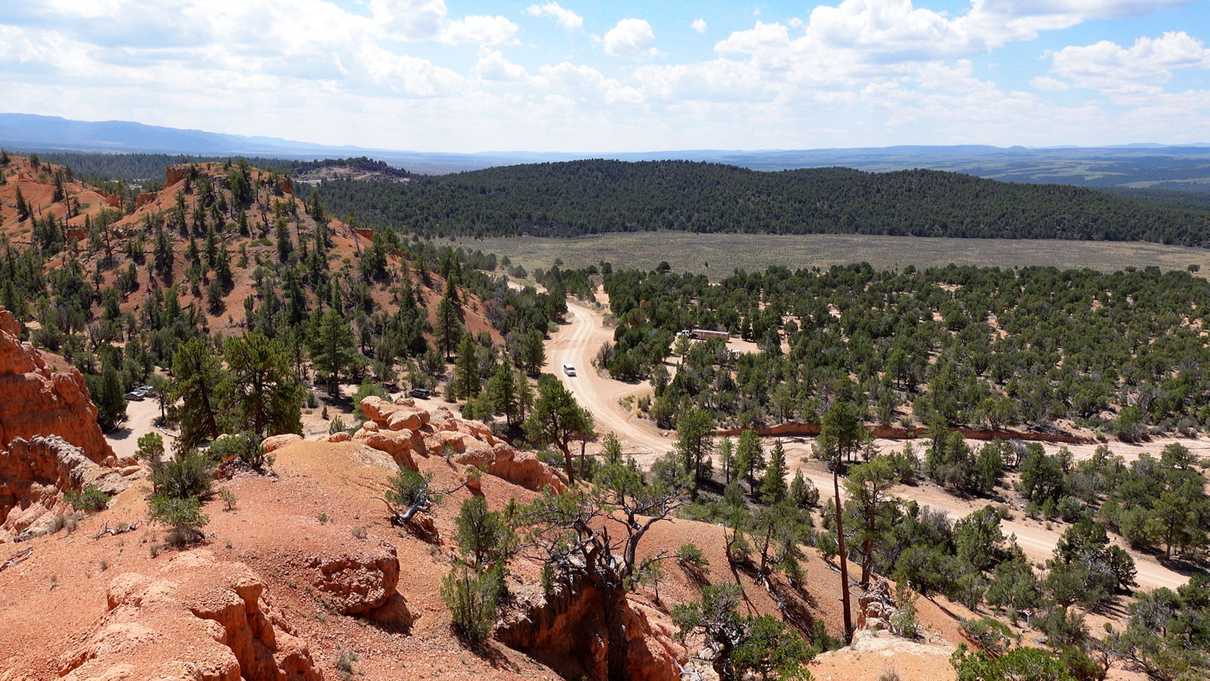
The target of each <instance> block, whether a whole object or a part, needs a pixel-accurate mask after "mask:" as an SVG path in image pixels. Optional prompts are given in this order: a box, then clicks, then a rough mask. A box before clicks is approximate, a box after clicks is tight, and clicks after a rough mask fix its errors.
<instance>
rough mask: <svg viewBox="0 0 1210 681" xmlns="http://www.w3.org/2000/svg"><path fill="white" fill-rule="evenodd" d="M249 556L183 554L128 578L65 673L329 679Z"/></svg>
mask: <svg viewBox="0 0 1210 681" xmlns="http://www.w3.org/2000/svg"><path fill="white" fill-rule="evenodd" d="M264 591H265V586H264V583H263V582H262V581H261V580H260V578H259V577H258V576H257V575H256V574H255V573H253V572H252V571H251V570H250V569H249V568H248V567H247V566H246V565H244V564H243V563H231V562H222V561H218V560H216V559H215V557H214V555H213V554H211V553H210V552H209V551H207V550H195V551H190V552H187V553H182V554H180V555H179V556H177V557H175V558H173V559H172V560H171V561H169V562H168V564H167V565H165V566H164V569H163V570H162V571H161V572H160V574H159V575H157V576H155V577H148V576H145V575H142V574H138V573H125V574H122V575H119V576H118V577H117V578H116V579H114V580H113V582H112V583H111V584H110V587H109V591H108V593H107V611H106V613H105V615H104V616H103V617H102V618H101V621H100V622H99V623H98V624H97V626H96V627H95V628H94V629H93V631H92V633H91V635H89V636H88V637H87V638H86V639H85V640H84V641H83V643H81V644H80V645H79V646H78V647H76V648H75V649H74V650H72V651H71V652H69V653H68V654H67V655H65V656H64V657H63V658H61V660H60V669H59V675H60V676H62V677H64V678H66V679H68V680H69V681H85V680H88V679H127V678H129V679H157V680H180V681H186V680H187V679H188V680H194V679H204V680H206V681H321V680H322V679H323V674H322V672H320V671H319V669H318V668H316V666H315V663H314V661H313V660H312V659H311V653H310V651H309V650H308V648H307V646H306V644H305V643H304V642H303V641H301V640H300V639H298V638H296V637H294V636H293V635H292V634H291V633H290V628H289V626H288V625H287V624H286V622H285V621H283V620H282V618H281V617H280V615H278V613H277V612H276V611H275V610H274V609H273V608H272V607H271V606H270V604H269V603H268V602H267V599H266V598H265V593H264Z"/></svg>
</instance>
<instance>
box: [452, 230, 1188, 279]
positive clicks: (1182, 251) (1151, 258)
mask: <svg viewBox="0 0 1210 681" xmlns="http://www.w3.org/2000/svg"><path fill="white" fill-rule="evenodd" d="M456 243H457V244H459V245H461V246H464V247H467V248H477V249H479V250H482V251H484V252H488V253H495V254H497V255H500V256H505V255H506V256H508V257H509V258H510V259H511V260H512V261H513V262H514V263H516V264H520V265H522V266H524V267H525V268H526V269H528V270H533V269H535V268H547V267H550V266H551V265H552V264H553V263H554V262H555V260H556V259H558V260H562V264H563V265H564V266H566V267H583V266H587V265H591V264H594V263H598V262H601V261H607V262H611V263H613V264H615V265H624V266H629V267H638V268H641V269H651V268H654V267H655V266H656V265H657V264H659V262H660V261H661V260H667V261H668V262H669V264H671V265H672V267H673V268H674V269H675V270H677V271H690V272H701V273H705V274H707V275H709V276H710V277H711V278H721V277H724V276H727V275H728V274H730V273H731V272H732V271H733V270H734V269H736V268H741V269H745V270H749V271H754V270H763V269H765V268H766V267H768V266H770V265H782V266H785V267H789V268H791V269H794V268H799V267H810V266H820V267H827V266H830V265H834V264H846V263H854V262H868V263H870V264H872V265H874V266H875V267H878V268H901V267H905V266H907V265H915V266H917V267H927V266H933V265H946V264H949V263H954V264H959V265H996V266H1000V267H1015V266H1026V265H1053V266H1056V267H1091V268H1093V269H1098V270H1120V269H1123V268H1125V267H1127V266H1135V267H1146V266H1148V265H1157V266H1159V267H1161V268H1164V269H1185V268H1186V267H1188V266H1189V265H1199V266H1200V267H1201V272H1202V275H1203V276H1205V275H1207V273H1210V250H1202V249H1196V248H1185V247H1181V246H1164V245H1161V244H1151V243H1141V242H1103V241H1057V240H1037V239H1020V240H1012V239H947V238H932V237H895V236H862V235H851V234H844V235H834V234H810V235H801V236H783V235H772V234H691V233H684V232H648V233H623V234H604V235H597V236H588V237H579V238H574V239H552V238H537V237H497V238H488V239H460V240H458V241H457V242H456Z"/></svg>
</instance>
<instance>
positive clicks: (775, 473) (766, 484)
mask: <svg viewBox="0 0 1210 681" xmlns="http://www.w3.org/2000/svg"><path fill="white" fill-rule="evenodd" d="M760 496H761V498H762V499H763V500H764V502H765V503H766V504H776V503H777V502H779V501H781V500H783V499H785V498H786V450H785V448H783V447H782V445H781V440H780V439H778V440H775V441H774V442H773V449H771V450H769V463H768V465H766V466H765V474H764V477H763V478H762V479H761V483H760Z"/></svg>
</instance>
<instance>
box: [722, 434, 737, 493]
mask: <svg viewBox="0 0 1210 681" xmlns="http://www.w3.org/2000/svg"><path fill="white" fill-rule="evenodd" d="M718 458H719V461H721V462H722V464H723V484H724V485H730V484H731V478H733V477H735V443H733V442H732V441H731V438H729V437H724V438H723V439H722V440H719V443H718Z"/></svg>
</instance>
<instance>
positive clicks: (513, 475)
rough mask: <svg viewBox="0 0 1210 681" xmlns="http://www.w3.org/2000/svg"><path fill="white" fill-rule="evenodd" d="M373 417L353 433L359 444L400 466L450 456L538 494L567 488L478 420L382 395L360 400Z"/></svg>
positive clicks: (554, 474) (530, 456)
mask: <svg viewBox="0 0 1210 681" xmlns="http://www.w3.org/2000/svg"><path fill="white" fill-rule="evenodd" d="M361 411H362V413H363V414H365V415H366V417H367V418H368V419H369V420H368V421H366V422H365V423H363V424H362V426H361V428H359V429H358V430H357V432H356V433H354V434H353V436H352V439H353V441H355V442H361V443H363V444H365V445H367V446H369V447H373V448H374V449H377V450H380V451H383V452H386V453H387V454H390V455H391V457H392V458H393V459H395V462H396V463H398V464H399V465H400V466H405V467H407V468H412V469H415V468H416V460H415V458H414V457H417V456H419V457H428V456H445V457H449V458H450V459H452V460H453V461H454V462H455V463H458V464H461V465H464V466H474V467H476V468H478V469H480V470H482V471H484V472H485V473H487V474H489V475H494V476H496V477H498V478H502V479H504V480H507V481H509V482H511V483H513V484H514V485H518V486H520V487H524V488H526V489H528V490H533V491H535V492H538V491H542V490H543V489H546V488H547V487H549V488H551V489H554V490H555V491H557V492H558V491H562V490H563V489H564V488H565V487H566V485H565V483H564V482H563V480H562V479H561V478H560V477H559V474H558V473H557V472H555V470H554V469H553V468H551V467H550V466H547V465H546V464H544V463H542V462H541V461H539V460H538V458H537V456H535V455H533V454H531V453H528V452H519V451H517V450H516V449H514V448H513V447H512V446H510V445H509V444H508V443H507V442H504V441H503V440H501V439H499V438H497V437H496V436H495V435H494V434H492V431H491V429H490V428H488V427H487V426H486V425H484V424H482V423H479V422H477V421H468V420H466V419H460V418H457V417H455V416H454V415H453V414H452V413H450V412H449V410H447V409H439V410H437V412H436V413H431V412H429V411H428V410H427V409H424V408H423V407H418V406H416V404H415V402H413V401H412V400H409V399H399V400H396V401H395V402H390V401H388V400H385V399H383V398H381V397H374V396H371V397H367V398H365V399H363V400H362V401H361Z"/></svg>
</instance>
